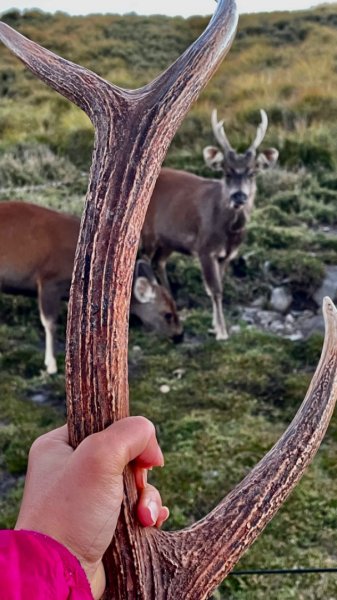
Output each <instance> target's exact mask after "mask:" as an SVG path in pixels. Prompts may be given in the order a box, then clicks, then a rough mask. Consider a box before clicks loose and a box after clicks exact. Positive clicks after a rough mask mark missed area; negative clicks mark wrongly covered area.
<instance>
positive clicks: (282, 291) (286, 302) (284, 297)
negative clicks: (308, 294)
mask: <svg viewBox="0 0 337 600" xmlns="http://www.w3.org/2000/svg"><path fill="white" fill-rule="evenodd" d="M292 301H293V297H292V295H291V293H290V292H289V290H288V289H287V288H286V287H277V288H274V289H273V291H272V293H271V298H270V306H271V308H272V309H273V310H276V311H277V312H279V313H285V312H286V311H287V310H288V308H289V306H290V305H291V303H292Z"/></svg>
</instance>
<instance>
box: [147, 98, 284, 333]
mask: <svg viewBox="0 0 337 600" xmlns="http://www.w3.org/2000/svg"><path fill="white" fill-rule="evenodd" d="M261 116H262V121H261V124H260V125H259V127H258V129H257V134H256V137H255V140H254V141H253V143H252V144H251V146H250V147H249V148H248V150H246V152H244V153H243V154H238V153H237V152H236V151H235V150H233V148H232V147H231V145H230V143H229V141H228V139H227V136H226V134H225V131H224V128H223V122H222V121H220V122H218V120H217V114H216V111H213V113H212V128H213V133H214V135H215V137H216V139H217V141H218V142H219V144H220V145H221V147H222V150H223V151H220V150H219V149H218V148H216V147H214V146H207V147H206V148H204V159H205V162H206V164H207V165H208V166H209V167H210V168H211V169H214V170H215V171H221V172H222V178H221V179H205V178H203V177H197V176H196V175H192V174H191V173H186V172H185V171H176V170H174V169H162V171H161V173H160V175H159V178H158V179H157V183H156V186H155V188H154V192H153V195H152V197H151V200H150V205H149V209H148V211H147V214H146V217H145V222H144V226H143V230H142V235H141V248H142V252H143V253H144V254H145V255H146V256H147V257H149V258H150V259H151V261H152V263H153V266H154V267H155V269H156V271H157V273H158V277H159V279H160V282H161V283H162V284H163V285H165V286H166V287H167V289H169V283H168V279H167V275H166V261H167V259H168V257H169V256H170V254H172V252H174V251H177V252H182V253H184V254H188V255H192V256H197V257H198V258H199V261H200V264H201V269H202V274H203V279H204V284H205V288H206V292H207V294H208V295H209V296H210V297H211V299H212V305H213V330H214V332H215V335H216V339H217V340H226V339H227V338H228V333H227V329H226V324H225V319H224V315H223V309H222V289H223V277H224V273H225V269H226V267H227V265H228V264H229V262H230V261H231V260H232V259H233V258H234V257H235V256H236V254H237V252H238V248H239V246H240V244H241V242H242V240H243V238H244V234H245V228H246V224H247V221H248V219H249V217H250V214H251V212H252V210H253V206H254V198H255V193H256V174H257V173H258V172H259V171H260V170H261V169H268V168H270V167H272V166H273V165H275V163H276V162H277V158H278V151H277V150H276V149H275V148H269V149H268V150H265V151H264V152H261V153H260V154H258V155H257V154H256V151H257V148H258V146H259V145H260V144H261V142H262V140H263V138H264V136H265V134H266V131H267V127H268V119H267V115H266V113H265V112H264V111H263V110H261Z"/></svg>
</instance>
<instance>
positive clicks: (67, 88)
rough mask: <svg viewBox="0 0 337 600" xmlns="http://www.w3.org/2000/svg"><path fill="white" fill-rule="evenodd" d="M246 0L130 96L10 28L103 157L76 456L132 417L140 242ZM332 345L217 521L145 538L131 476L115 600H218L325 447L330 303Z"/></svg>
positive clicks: (78, 361)
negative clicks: (180, 136)
mask: <svg viewBox="0 0 337 600" xmlns="http://www.w3.org/2000/svg"><path fill="white" fill-rule="evenodd" d="M236 15H237V12H236V6H235V2H234V0H220V1H219V2H218V5H217V9H216V12H215V14H214V16H213V18H212V19H211V21H210V24H209V26H208V27H207V29H206V30H205V32H204V33H203V34H202V35H201V36H200V38H199V39H198V40H197V41H196V42H195V43H194V44H193V45H192V46H191V47H190V48H189V49H188V50H187V51H186V52H185V53H184V54H183V55H182V56H181V57H180V58H179V59H178V60H177V61H176V62H175V63H174V64H173V65H172V66H171V67H170V68H169V69H167V71H165V72H164V73H162V75H160V76H159V77H158V78H157V79H155V80H154V81H153V82H152V83H150V84H148V85H147V86H145V87H144V88H142V89H140V90H136V91H134V92H132V93H131V92H130V91H128V90H122V89H120V88H117V87H116V86H113V85H111V84H110V83H108V82H106V81H104V80H103V79H101V78H100V77H98V76H97V75H95V74H94V73H92V72H91V71H88V70H86V69H84V68H83V67H80V66H78V65H75V64H73V63H70V62H68V61H66V60H64V59H61V58H59V57H58V56H56V55H55V54H53V53H51V52H49V51H48V50H45V49H43V48H42V47H40V46H38V45H37V44H35V43H33V42H31V41H29V40H27V39H26V38H24V37H23V36H21V35H20V34H18V33H16V32H15V31H13V30H12V29H11V28H10V27H8V26H7V25H5V24H3V23H2V24H0V39H1V40H2V41H3V42H4V43H5V44H6V45H7V46H8V47H9V48H10V49H11V50H12V51H13V52H14V53H15V54H16V55H17V56H18V57H19V58H20V59H21V60H22V61H23V62H24V63H25V64H26V65H27V66H28V67H29V68H30V69H31V70H32V71H33V73H35V74H36V75H37V76H38V77H40V78H41V79H43V80H44V81H45V82H46V83H48V84H49V85H50V86H51V87H53V88H54V89H56V90H57V91H58V92H60V93H61V94H63V95H64V96H66V97H67V98H69V99H70V100H72V101H73V102H74V103H75V104H77V105H78V106H80V107H81V108H82V109H83V110H84V111H85V112H86V113H87V114H88V115H89V116H90V118H91V120H92V122H93V123H94V125H95V136H96V139H95V149H94V155H93V164H92V168H91V174H90V181H89V187H88V193H87V199H86V206H85V210H84V216H83V219H82V226H81V232H80V238H79V244H78V247H77V252H76V259H75V268H74V275H73V284H72V291H71V300H70V303H69V310H68V328H67V357H66V387H67V405H68V422H69V435H70V441H71V443H72V444H73V445H74V446H76V445H77V444H79V443H80V441H81V440H82V439H83V438H84V437H85V436H86V435H89V434H90V433H92V432H95V431H98V430H101V429H103V428H104V427H106V426H107V425H109V424H110V423H111V422H113V421H114V420H116V419H120V418H122V417H124V416H127V415H128V382H127V342H128V308H129V301H130V294H131V283H132V273H133V268H134V263H135V258H136V252H137V247H138V241H139V236H140V230H141V226H142V223H143V220H144V216H145V212H146V209H147V206H148V202H149V199H150V196H151V192H152V189H153V186H154V183H155V180H156V177H157V175H158V173H159V170H160V165H161V162H162V160H163V158H164V155H165V152H166V150H167V148H168V145H169V143H170V141H171V139H172V137H173V135H174V133H175V131H176V130H177V128H178V126H179V125H180V123H181V121H182V119H183V117H184V115H185V114H186V112H187V111H188V109H189V107H190V105H191V104H192V102H193V101H194V100H195V99H196V98H197V96H198V94H199V92H200V91H201V89H202V88H203V87H204V85H205V84H206V83H207V81H208V80H209V79H210V77H211V75H212V74H213V72H214V70H215V68H216V67H217V66H218V65H219V63H220V62H221V60H222V58H223V57H224V56H225V54H226V52H227V51H228V49H229V47H230V44H231V42H232V40H233V37H234V33H235V28H236V24H237V16H236ZM324 310H325V318H326V321H327V338H326V342H325V346H324V350H323V355H322V359H321V362H320V364H319V367H318V370H317V372H316V375H315V377H314V379H313V382H312V384H311V386H310V389H309V392H308V397H307V400H306V401H305V403H304V404H303V406H302V408H301V410H300V412H299V414H298V416H297V417H295V420H294V422H293V424H292V425H291V426H290V428H289V429H288V430H287V432H286V433H285V435H284V436H283V437H282V438H281V440H280V441H279V442H278V444H277V445H276V446H275V448H274V449H273V450H272V451H271V452H270V453H269V454H268V455H267V456H266V457H265V458H264V459H263V460H262V461H261V462H260V463H259V465H257V467H255V469H254V470H253V471H252V473H251V474H250V475H248V476H247V478H246V479H245V480H244V481H243V482H242V484H240V485H239V486H238V487H237V488H236V489H235V490H234V491H233V492H232V493H231V494H229V496H227V498H225V499H224V500H223V501H222V502H221V503H220V505H219V506H218V507H217V508H216V509H214V511H213V512H212V513H210V515H208V516H207V517H205V519H203V520H202V521H200V522H199V523H196V524H195V525H193V526H192V527H191V528H189V529H186V530H183V531H180V532H175V533H164V532H161V531H157V530H154V529H149V530H147V529H142V528H141V527H140V526H139V525H138V523H137V521H136V519H135V516H134V507H135V503H136V488H135V484H134V480H133V476H132V473H131V470H128V469H127V470H126V473H125V479H124V489H125V498H124V503H123V507H122V511H121V516H120V520H119V524H118V528H117V533H116V536H115V538H114V540H113V542H112V545H111V546H110V548H109V550H108V551H107V554H106V557H105V565H106V572H107V577H108V589H107V592H106V596H105V597H106V598H107V599H110V598H114V599H115V600H122V599H123V600H132V599H134V600H136V599H137V600H141V599H142V600H145V599H146V600H151V599H152V600H177V598H180V597H182V596H184V598H186V600H195V599H196V598H198V600H202V599H204V598H207V597H208V596H209V595H210V593H211V592H212V590H213V589H214V588H215V587H216V586H217V585H218V584H219V583H220V581H221V580H222V579H223V578H224V577H225V576H226V574H227V573H229V571H230V570H231V569H232V568H233V566H234V564H235V563H236V562H237V561H238V560H239V558H240V556H241V555H242V553H243V552H244V551H245V550H246V549H247V548H248V546H249V545H250V544H251V543H252V542H253V541H254V539H256V537H257V536H258V535H259V533H260V532H261V530H262V529H263V527H264V526H265V525H266V523H267V522H268V521H269V520H270V518H271V517H272V516H273V515H274V514H275V512H276V510H277V509H278V508H279V506H280V505H281V504H282V502H283V501H284V499H285V497H286V496H287V495H288V494H289V493H290V491H291V489H293V487H294V486H295V485H296V482H297V481H298V479H299V478H300V476H301V475H302V473H303V471H304V469H305V468H306V466H307V464H308V463H309V462H310V460H311V458H312V457H313V455H314V454H315V452H316V450H317V448H318V446H319V444H320V441H321V440H322V438H323V436H324V432H325V429H326V427H327V424H328V421H329V418H330V416H331V413H332V410H333V406H334V402H335V400H336V395H337V393H336V387H337V384H336V365H337V358H336V348H337V324H336V323H337V319H336V315H335V311H334V309H333V306H332V305H331V303H330V302H328V301H326V302H325V309H324Z"/></svg>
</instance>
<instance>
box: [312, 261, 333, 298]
mask: <svg viewBox="0 0 337 600" xmlns="http://www.w3.org/2000/svg"><path fill="white" fill-rule="evenodd" d="M325 296H329V297H330V298H331V300H333V301H334V300H336V297H337V266H328V267H326V269H325V277H324V281H323V283H322V285H321V287H320V288H319V289H318V290H317V291H316V292H315V293H314V296H313V298H314V300H315V302H316V303H317V304H318V306H322V303H323V298H324V297H325Z"/></svg>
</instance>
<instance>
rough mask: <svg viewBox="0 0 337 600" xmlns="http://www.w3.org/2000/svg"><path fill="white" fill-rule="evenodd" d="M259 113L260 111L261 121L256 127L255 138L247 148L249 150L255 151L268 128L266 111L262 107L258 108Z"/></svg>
mask: <svg viewBox="0 0 337 600" xmlns="http://www.w3.org/2000/svg"><path fill="white" fill-rule="evenodd" d="M260 113H261V123H260V125H259V126H258V128H257V132H256V137H255V140H254V141H253V143H252V145H251V146H250V148H249V150H251V151H252V152H256V150H257V149H258V147H259V145H260V144H261V143H262V141H263V139H264V136H265V135H266V132H267V129H268V117H267V113H266V111H265V110H263V109H261V110H260Z"/></svg>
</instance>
